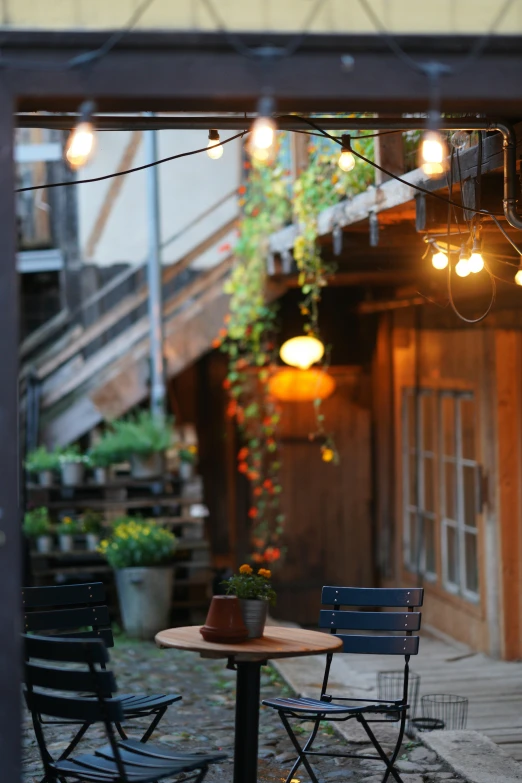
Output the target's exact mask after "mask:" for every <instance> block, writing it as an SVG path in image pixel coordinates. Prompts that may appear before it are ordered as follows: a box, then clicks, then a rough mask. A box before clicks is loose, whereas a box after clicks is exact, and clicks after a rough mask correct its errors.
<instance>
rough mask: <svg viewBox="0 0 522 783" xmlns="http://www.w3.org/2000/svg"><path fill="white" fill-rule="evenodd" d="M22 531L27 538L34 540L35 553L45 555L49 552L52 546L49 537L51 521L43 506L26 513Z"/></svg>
mask: <svg viewBox="0 0 522 783" xmlns="http://www.w3.org/2000/svg"><path fill="white" fill-rule="evenodd" d="M23 530H24V533H25V535H26V536H27V537H28V538H31V539H34V540H35V542H36V551H37V552H42V553H47V552H50V551H51V549H52V544H53V540H52V538H51V536H50V535H49V533H50V532H51V520H50V519H49V512H48V510H47V509H46V508H45V507H44V506H42V507H41V508H33V509H31V510H30V511H26V513H25V514H24V525H23Z"/></svg>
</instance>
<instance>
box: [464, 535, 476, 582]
mask: <svg viewBox="0 0 522 783" xmlns="http://www.w3.org/2000/svg"><path fill="white" fill-rule="evenodd" d="M464 542H465V544H464V549H465V556H466V589H467V590H470V591H471V592H472V593H478V588H479V575H478V562H477V536H476V534H475V533H465V535H464Z"/></svg>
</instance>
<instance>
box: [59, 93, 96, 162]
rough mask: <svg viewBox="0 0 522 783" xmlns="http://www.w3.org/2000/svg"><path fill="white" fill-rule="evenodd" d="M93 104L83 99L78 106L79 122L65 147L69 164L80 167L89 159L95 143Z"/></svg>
mask: <svg viewBox="0 0 522 783" xmlns="http://www.w3.org/2000/svg"><path fill="white" fill-rule="evenodd" d="M94 110H95V105H94V103H93V102H92V101H84V103H82V105H81V106H80V122H79V123H78V125H77V126H76V127H75V128H74V130H73V131H72V132H71V134H70V136H69V139H68V141H67V145H66V147H65V157H66V159H67V162H68V163H69V166H70V167H71V168H73V169H80V168H82V166H85V164H86V163H87V162H88V161H89V160H90V158H91V155H92V153H93V151H94V145H95V128H94V123H93V121H92V115H93V113H94Z"/></svg>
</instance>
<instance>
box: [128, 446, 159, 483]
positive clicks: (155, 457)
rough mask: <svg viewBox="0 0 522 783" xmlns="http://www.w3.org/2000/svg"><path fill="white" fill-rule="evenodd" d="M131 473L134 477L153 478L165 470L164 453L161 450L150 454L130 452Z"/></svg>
mask: <svg viewBox="0 0 522 783" xmlns="http://www.w3.org/2000/svg"><path fill="white" fill-rule="evenodd" d="M130 464H131V473H132V475H133V477H134V478H155V477H156V476H161V475H163V473H164V472H165V455H164V453H163V452H162V451H154V452H152V454H131V457H130Z"/></svg>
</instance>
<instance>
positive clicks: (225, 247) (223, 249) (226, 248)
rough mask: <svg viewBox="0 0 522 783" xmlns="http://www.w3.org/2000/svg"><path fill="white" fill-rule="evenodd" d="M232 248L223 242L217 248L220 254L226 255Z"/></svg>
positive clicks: (228, 243)
mask: <svg viewBox="0 0 522 783" xmlns="http://www.w3.org/2000/svg"><path fill="white" fill-rule="evenodd" d="M231 248H232V245H231V244H230V242H224V243H223V244H222V245H220V246H219V247H218V250H219V252H220V253H226V252H228V251H229V250H230V249H231Z"/></svg>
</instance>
